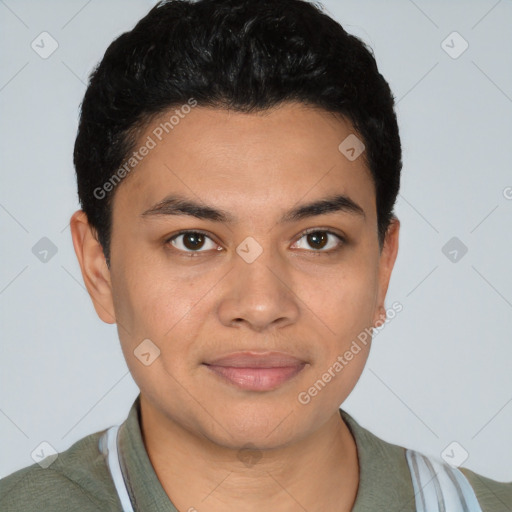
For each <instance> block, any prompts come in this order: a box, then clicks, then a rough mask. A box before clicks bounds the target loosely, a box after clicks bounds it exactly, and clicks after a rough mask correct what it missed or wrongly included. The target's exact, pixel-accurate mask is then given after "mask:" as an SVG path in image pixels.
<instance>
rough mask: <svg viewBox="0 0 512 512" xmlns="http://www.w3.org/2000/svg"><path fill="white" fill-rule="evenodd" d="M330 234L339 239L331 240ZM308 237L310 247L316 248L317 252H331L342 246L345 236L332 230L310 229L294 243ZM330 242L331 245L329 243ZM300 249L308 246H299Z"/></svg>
mask: <svg viewBox="0 0 512 512" xmlns="http://www.w3.org/2000/svg"><path fill="white" fill-rule="evenodd" d="M329 236H331V237H334V238H335V239H337V240H334V241H332V240H331V241H330V242H329ZM303 239H306V242H307V243H308V244H309V246H310V247H312V248H313V249H315V252H330V251H331V250H335V249H336V248H338V247H340V246H341V245H342V243H343V242H344V240H343V238H342V237H341V236H340V235H337V234H336V233H332V232H331V231H309V232H307V233H305V234H304V235H303V236H302V237H301V238H300V239H299V240H298V241H297V242H295V244H294V245H296V244H298V243H299V242H300V241H301V240H303ZM329 243H330V245H329ZM299 249H308V248H307V247H299Z"/></svg>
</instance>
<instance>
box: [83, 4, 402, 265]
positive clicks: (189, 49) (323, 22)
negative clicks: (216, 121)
mask: <svg viewBox="0 0 512 512" xmlns="http://www.w3.org/2000/svg"><path fill="white" fill-rule="evenodd" d="M191 98H192V99H193V101H195V102H196V103H197V104H198V105H200V106H209V107H216V108H225V109H232V110H234V111H238V112H261V111H265V110H268V109H270V108H272V107H275V106H279V105H280V104H282V103H284V102H286V101H299V102H302V103H304V104H307V105H310V106H314V107H320V108H321V109H324V110H325V111H327V112H330V113H333V114H337V115H341V116H343V118H345V119H347V120H349V121H350V122H351V123H352V126H353V127H354V128H355V130H356V131H357V133H358V135H359V136H360V137H361V138H362V141H363V143H364V145H365V152H364V158H365V161H366V164H367V167H368V168H369V170H370V172H371V175H372V178H373V183H374V186H375V194H376V208H377V218H378V226H377V230H378V238H379V244H380V247H381V248H382V244H383V241H384V238H385V235H386V232H387V229H388V227H389V224H390V222H391V220H392V218H393V217H394V216H395V215H394V212H393V207H394V204H395V201H396V197H397V195H398V191H399V187H400V172H401V168H402V153H401V145H400V136H399V131H398V124H397V120H396V114H395V111H394V98H393V95H392V92H391V90H390V87H389V85H388V83H387V82H386V80H385V79H384V78H383V76H382V75H381V74H380V73H379V71H378V68H377V63H376V61H375V58H374V55H373V52H372V50H371V49H370V48H368V47H367V46H366V45H365V43H364V42H363V41H362V40H360V39H359V38H357V37H355V36H353V35H350V34H348V33H347V32H346V31H345V30H344V29H343V27H342V26H341V25H340V24H339V23H338V22H336V21H335V20H333V19H332V18H331V17H329V16H328V15H327V14H325V13H324V12H323V9H322V7H321V5H318V4H313V3H311V2H309V1H306V0H198V1H190V0H166V1H161V2H159V3H158V4H157V5H155V7H153V8H152V9H151V10H150V11H149V13H148V14H147V15H146V16H145V17H144V18H142V19H141V20H140V21H139V22H138V23H137V24H136V25H135V27H134V28H133V29H132V30H131V31H129V32H125V33H123V34H121V35H120V36H119V37H118V38H117V39H115V40H114V41H113V42H112V43H111V44H110V46H109V47H108V49H107V50H106V52H105V54H104V56H103V59H102V60H101V62H100V63H99V64H98V65H97V66H96V67H95V69H94V70H93V71H92V73H91V75H90V77H89V84H88V87H87V91H86V93H85V96H84V99H83V102H82V104H81V112H80V121H79V127H78V133H77V137H76V141H75V147H74V165H75V169H76V175H77V183H78V196H79V200H80V204H81V207H82V210H83V211H84V212H85V213H86V215H87V218H88V221H89V224H90V225H91V226H92V228H93V229H94V231H95V232H96V235H97V238H98V241H99V242H100V243H101V245H102V248H103V252H104V255H105V257H106V260H107V264H108V265H110V239H111V227H112V198H113V195H114V192H115V190H116V187H115V186H108V187H105V184H108V183H109V180H110V183H111V184H113V185H115V183H113V182H112V177H114V175H115V173H116V171H118V169H120V168H121V166H122V165H123V162H125V161H126V160H127V159H129V158H130V153H131V152H133V150H134V149H135V144H136V142H137V137H138V136H139V135H140V133H141V131H142V130H143V129H144V128H145V127H146V126H147V125H148V123H149V122H150V121H151V120H152V119H153V118H154V117H155V116H158V115H160V114H163V113H165V112H166V111H168V110H169V109H170V108H173V107H177V106H180V105H186V104H187V103H190V100H191ZM340 142H341V140H340ZM125 174H126V170H125V172H124V173H118V175H117V176H118V178H119V177H120V176H124V175H125ZM99 191H101V192H99ZM107 192H108V193H107Z"/></svg>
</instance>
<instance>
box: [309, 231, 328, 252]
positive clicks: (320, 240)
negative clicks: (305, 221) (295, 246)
mask: <svg viewBox="0 0 512 512" xmlns="http://www.w3.org/2000/svg"><path fill="white" fill-rule="evenodd" d="M307 240H308V244H309V245H310V246H311V247H313V249H323V248H324V247H325V245H326V244H327V241H328V236H327V235H326V234H325V232H324V231H316V232H315V233H310V234H308V235H307Z"/></svg>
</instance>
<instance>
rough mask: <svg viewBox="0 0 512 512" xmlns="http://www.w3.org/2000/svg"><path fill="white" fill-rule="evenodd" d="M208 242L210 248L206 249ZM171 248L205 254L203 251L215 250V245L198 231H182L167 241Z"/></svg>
mask: <svg viewBox="0 0 512 512" xmlns="http://www.w3.org/2000/svg"><path fill="white" fill-rule="evenodd" d="M208 242H209V243H210V247H208ZM168 243H170V244H171V245H172V246H173V247H175V248H176V249H178V250H180V251H183V252H206V251H204V250H200V249H204V248H205V246H206V249H215V247H216V244H215V243H214V242H213V240H212V239H211V238H210V237H209V236H208V235H206V234H205V233H201V232H198V231H184V232H182V233H178V234H177V235H175V236H173V237H172V238H170V239H169V240H168Z"/></svg>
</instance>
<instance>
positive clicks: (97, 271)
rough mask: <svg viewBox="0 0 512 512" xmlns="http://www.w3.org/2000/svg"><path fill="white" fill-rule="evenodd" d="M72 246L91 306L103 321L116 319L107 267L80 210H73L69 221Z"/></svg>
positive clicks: (93, 232) (86, 220) (92, 229)
mask: <svg viewBox="0 0 512 512" xmlns="http://www.w3.org/2000/svg"><path fill="white" fill-rule="evenodd" d="M70 228H71V237H72V239H73V247H74V248H75V254H76V257H77V258H78V262H79V264H80V269H81V271H82V277H83V280H84V283H85V286H86V288H87V291H88V292H89V295H90V297H91V299H92V302H93V305H94V309H95V310H96V313H97V314H98V316H99V317H100V318H101V320H103V321H104V322H105V323H108V324H114V323H115V322H116V318H115V312H114V303H113V299H112V284H111V279H110V270H109V268H108V267H107V263H106V261H105V256H104V254H103V248H102V246H101V244H100V242H99V241H98V239H97V236H96V232H95V230H94V228H92V227H91V226H90V224H89V222H88V219H87V215H86V214H85V212H84V211H83V210H78V211H76V212H75V213H74V214H73V215H72V216H71V220H70Z"/></svg>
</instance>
